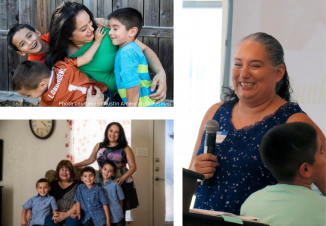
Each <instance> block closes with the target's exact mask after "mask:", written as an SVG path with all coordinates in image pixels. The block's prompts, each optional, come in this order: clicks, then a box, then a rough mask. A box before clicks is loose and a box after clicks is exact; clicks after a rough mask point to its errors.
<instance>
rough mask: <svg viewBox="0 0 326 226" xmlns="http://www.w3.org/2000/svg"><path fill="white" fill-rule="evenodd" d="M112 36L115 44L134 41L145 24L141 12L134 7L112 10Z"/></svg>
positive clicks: (110, 33) (110, 16) (120, 44)
mask: <svg viewBox="0 0 326 226" xmlns="http://www.w3.org/2000/svg"><path fill="white" fill-rule="evenodd" d="M108 19H109V27H110V32H109V35H110V38H111V40H112V43H113V45H119V46H122V45H124V44H126V43H128V42H133V41H134V40H135V39H136V38H137V36H138V35H139V33H140V30H141V28H142V25H143V18H142V15H141V13H140V12H139V11H138V10H136V9H133V8H123V9H118V10H116V11H114V12H112V13H111V14H110V15H109V16H108Z"/></svg>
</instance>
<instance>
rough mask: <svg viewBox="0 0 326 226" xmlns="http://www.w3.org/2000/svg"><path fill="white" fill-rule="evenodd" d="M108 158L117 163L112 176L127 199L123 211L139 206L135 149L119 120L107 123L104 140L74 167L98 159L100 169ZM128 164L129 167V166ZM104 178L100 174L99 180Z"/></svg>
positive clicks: (124, 201) (88, 163)
mask: <svg viewBox="0 0 326 226" xmlns="http://www.w3.org/2000/svg"><path fill="white" fill-rule="evenodd" d="M106 160H111V161H113V162H114V163H115V165H116V170H115V175H114V176H113V177H112V178H113V179H114V181H115V182H116V183H118V184H119V185H121V188H122V190H123V193H124V195H125V199H124V200H123V212H124V213H126V211H127V210H131V209H134V208H136V207H137V206H138V198H137V193H136V189H135V186H134V182H133V177H132V175H133V174H134V173H135V171H136V169H137V167H136V162H135V157H134V154H133V151H132V150H131V148H130V147H129V145H128V142H127V139H126V135H125V132H124V129H123V127H122V126H121V124H120V123H118V122H112V123H110V124H108V125H107V127H106V129H105V131H104V139H103V142H100V143H97V144H96V145H95V147H94V149H93V151H92V153H91V154H90V156H89V158H88V159H86V160H84V161H81V162H79V163H75V164H74V167H81V166H86V165H90V164H92V163H93V162H95V161H97V163H98V165H99V167H100V169H101V168H102V166H103V164H104V162H105V161H106ZM127 165H128V167H127ZM101 179H102V175H101V174H99V178H98V180H101Z"/></svg>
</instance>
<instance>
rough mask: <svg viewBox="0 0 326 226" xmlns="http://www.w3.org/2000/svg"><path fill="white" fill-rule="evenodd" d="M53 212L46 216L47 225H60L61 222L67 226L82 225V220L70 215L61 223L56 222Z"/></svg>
mask: <svg viewBox="0 0 326 226" xmlns="http://www.w3.org/2000/svg"><path fill="white" fill-rule="evenodd" d="M52 217H53V214H52V213H51V214H50V215H48V216H47V217H46V218H45V226H60V224H61V223H65V226H79V225H81V223H80V220H78V219H77V218H76V219H73V218H71V217H68V218H67V219H66V220H64V221H61V222H60V223H54V221H53V220H52Z"/></svg>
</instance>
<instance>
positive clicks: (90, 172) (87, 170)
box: [80, 166, 96, 185]
mask: <svg viewBox="0 0 326 226" xmlns="http://www.w3.org/2000/svg"><path fill="white" fill-rule="evenodd" d="M95 175H96V173H95V169H94V168H93V167H91V166H86V167H84V168H82V170H81V171H80V179H81V180H82V182H84V184H86V185H92V184H93V183H94V182H95Z"/></svg>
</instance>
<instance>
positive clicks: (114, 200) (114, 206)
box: [101, 160, 125, 226]
mask: <svg viewBox="0 0 326 226" xmlns="http://www.w3.org/2000/svg"><path fill="white" fill-rule="evenodd" d="M116 168H117V167H116V165H115V163H114V162H112V161H111V160H106V161H105V162H104V163H103V165H102V166H101V173H102V187H103V188H104V191H105V196H106V197H107V199H108V201H109V208H110V219H111V226H123V225H124V213H123V200H124V198H125V196H124V194H123V191H122V188H121V187H120V185H119V184H117V183H116V182H114V181H113V180H112V179H111V177H112V176H114V174H115V170H116Z"/></svg>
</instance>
